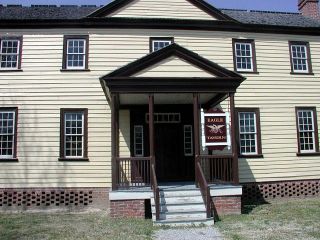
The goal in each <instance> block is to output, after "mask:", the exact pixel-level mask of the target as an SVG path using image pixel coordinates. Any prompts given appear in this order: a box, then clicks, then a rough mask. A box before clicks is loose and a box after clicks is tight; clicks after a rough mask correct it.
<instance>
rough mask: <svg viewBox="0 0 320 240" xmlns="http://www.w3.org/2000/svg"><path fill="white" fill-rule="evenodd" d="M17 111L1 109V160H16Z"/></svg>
mask: <svg viewBox="0 0 320 240" xmlns="http://www.w3.org/2000/svg"><path fill="white" fill-rule="evenodd" d="M16 117H17V109H8V110H6V109H0V159H12V158H15V157H16V156H15V148H16V140H17V139H16V128H17V126H16Z"/></svg>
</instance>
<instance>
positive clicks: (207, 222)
mask: <svg viewBox="0 0 320 240" xmlns="http://www.w3.org/2000/svg"><path fill="white" fill-rule="evenodd" d="M154 225H155V226H171V227H183V226H212V225H214V220H213V218H208V219H207V218H206V219H188V220H184V219H181V220H171V219H170V220H159V221H154Z"/></svg>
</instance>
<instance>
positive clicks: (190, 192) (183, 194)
mask: <svg viewBox="0 0 320 240" xmlns="http://www.w3.org/2000/svg"><path fill="white" fill-rule="evenodd" d="M160 196H161V197H164V198H170V197H193V196H201V192H200V191H199V190H188V191H185V190H180V191H160Z"/></svg>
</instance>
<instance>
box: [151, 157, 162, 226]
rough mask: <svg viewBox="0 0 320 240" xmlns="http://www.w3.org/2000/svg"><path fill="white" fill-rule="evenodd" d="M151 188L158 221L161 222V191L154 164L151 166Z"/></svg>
mask: <svg viewBox="0 0 320 240" xmlns="http://www.w3.org/2000/svg"><path fill="white" fill-rule="evenodd" d="M151 186H152V190H153V196H154V204H155V207H156V220H160V190H159V186H158V182H157V176H156V171H155V167H154V163H152V164H151Z"/></svg>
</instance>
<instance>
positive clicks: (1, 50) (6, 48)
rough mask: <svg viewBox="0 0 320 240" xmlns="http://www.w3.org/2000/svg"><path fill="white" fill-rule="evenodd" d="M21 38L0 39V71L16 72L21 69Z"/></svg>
mask: <svg viewBox="0 0 320 240" xmlns="http://www.w3.org/2000/svg"><path fill="white" fill-rule="evenodd" d="M21 49H22V38H3V39H0V54H1V63H0V70H17V69H20V68H21Z"/></svg>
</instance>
